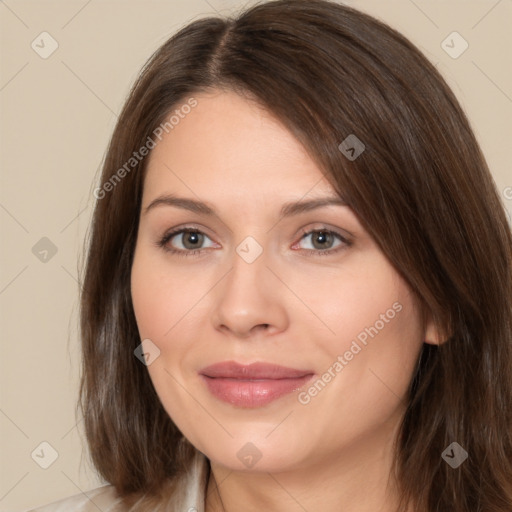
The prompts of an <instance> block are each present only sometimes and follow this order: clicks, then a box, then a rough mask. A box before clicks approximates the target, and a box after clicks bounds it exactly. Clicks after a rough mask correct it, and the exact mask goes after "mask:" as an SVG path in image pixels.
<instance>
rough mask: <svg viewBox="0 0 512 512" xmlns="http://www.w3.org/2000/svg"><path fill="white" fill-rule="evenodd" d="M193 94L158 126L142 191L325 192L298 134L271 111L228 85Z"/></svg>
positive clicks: (147, 193) (243, 194)
mask: <svg viewBox="0 0 512 512" xmlns="http://www.w3.org/2000/svg"><path fill="white" fill-rule="evenodd" d="M193 98H194V99H195V100H196V102H197V104H196V106H195V107H193V108H191V109H190V111H188V109H187V111H188V113H187V114H182V116H180V118H179V121H178V122H177V123H176V124H174V125H173V128H172V129H169V131H168V133H166V132H164V133H163V135H162V138H161V140H160V141H158V142H157V144H156V147H155V148H154V149H153V150H152V151H151V153H150V155H149V162H148V168H147V174H146V179H145V183H144V195H145V196H152V195H155V194H158V193H161V192H163V191H169V192H171V191H172V192H183V193H185V192H188V195H190V193H191V192H192V193H194V194H196V195H198V196H201V197H212V196H214V195H217V196H218V200H219V201H222V199H223V198H226V196H227V195H229V196H230V197H231V198H233V197H234V196H239V198H240V200H241V201H247V199H248V196H251V197H252V198H257V197H262V196H265V197H267V198H271V197H275V198H276V200H277V198H278V197H280V196H282V195H283V194H285V195H286V196H287V197H289V196H290V195H292V196H293V197H302V196H304V195H305V194H307V193H308V192H310V191H313V192H332V187H331V185H330V184H329V182H328V181H327V179H326V178H324V176H323V173H322V172H321V170H320V169H319V168H318V167H317V165H316V164H315V162H314V161H313V160H312V159H311V158H310V157H309V155H308V154H307V152H306V151H305V149H304V148H303V146H302V145H301V144H300V142H299V141H298V140H297V139H296V138H295V137H294V136H293V134H292V133H291V132H290V131H288V129H287V128H286V127H285V126H284V125H283V124H282V123H281V122H280V121H279V120H278V119H277V118H276V117H275V116H273V115H272V113H270V112H269V111H267V110H265V109H263V108H262V107H260V106H259V105H257V104H256V103H255V102H253V101H250V100H248V99H246V98H244V97H242V96H240V95H238V94H236V93H234V92H225V91H212V92H210V93H201V94H195V95H193ZM187 99H188V98H186V99H185V102H186V101H187ZM179 108H180V105H176V106H175V107H174V108H173V112H174V111H175V110H176V109H179ZM174 119H175V120H176V119H178V118H177V117H175V118H174ZM313 189H314V190H313Z"/></svg>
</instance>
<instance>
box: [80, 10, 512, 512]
mask: <svg viewBox="0 0 512 512" xmlns="http://www.w3.org/2000/svg"><path fill="white" fill-rule="evenodd" d="M212 88H216V89H225V90H232V91H235V92H239V93H240V94H244V95H246V96H247V98H249V97H250V98H253V99H256V100H257V101H258V102H259V103H260V104H261V105H263V106H264V107H265V108H266V109H268V110H269V111H270V112H273V113H274V114H275V115H276V116H277V117H278V118H279V119H280V120H281V121H282V122H283V123H284V124H285V126H287V128H288V129H290V130H291V131H292V133H293V134H294V135H295V136H296V137H297V139H298V140H299V141H300V142H301V143H302V144H303V145H304V147H305V148H306V150H307V151H308V153H309V154H310V156H311V158H313V159H314V160H315V161H316V162H317V164H318V165H319V166H320V168H321V169H323V170H325V173H326V178H328V179H329V180H330V182H331V183H332V185H333V187H335V190H336V191H337V192H338V194H339V195H340V196H341V197H343V198H344V199H345V201H346V202H347V203H348V205H349V206H350V207H351V208H352V209H353V211H354V212H355V214H356V215H357V216H358V218H359V219H360V221H361V223H362V224H363V226H364V227H365V229H366V230H367V231H368V232H369V233H370V235H371V236H373V238H374V239H375V240H376V242H377V243H378V244H379V246H380V248H381V250H382V251H383V253H384V254H385V255H386V256H387V257H388V258H389V260H390V261H391V262H392V264H393V265H394V266H395V268H396V269H397V271H398V272H400V274H401V275H402V276H403V277H404V279H405V280H406V281H407V282H408V284H409V286H410V288H411V290H412V292H413V293H414V294H415V295H416V296H417V299H418V301H419V304H421V308H422V311H423V314H424V315H426V314H427V312H429V313H430V314H431V315H432V318H433V319H434V321H435V322H436V323H437V325H438V326H439V328H440V329H441V330H442V331H443V332H444V333H446V338H447V341H446V343H443V344H441V345H440V346H432V345H427V344H424V347H423V349H422V352H421V354H420V357H419V360H418V365H417V371H416V373H415V376H414V378H413V380H412V382H411V385H410V390H409V399H408V407H407V410H406V413H405V416H404V419H403V423H402V425H401V429H400V433H399V437H398V440H397V444H396V447H395V448H396V468H395V469H396V472H394V473H396V478H397V481H398V482H399V485H400V488H401V490H402V493H403V494H402V496H403V505H404V506H405V505H406V504H408V503H412V504H414V506H415V508H414V510H415V511H416V512H433V511H446V510H450V511H452V512H467V511H468V510H475V511H476V510H485V511H489V512H490V511H493V512H509V511H510V510H511V509H512V438H511V436H512V251H511V249H512V235H511V232H510V227H509V225H508V222H507V217H506V214H505V211H504V208H503V205H502V203H501V201H500V198H499V195H498V193H497V191H496V188H495V184H494V182H493V179H492V177H491V174H490V172H489V169H488V167H487V164H486V162H485V160H484V157H483V155H482V152H481V150H480V148H479V145H478V143H477V141H476V139H475V136H474V134H473V132H472V130H471V128H470V125H469V122H468V120H467V118H466V116H465V114H464V112H463V111H462V109H461V107H460V106H459V104H458V102H457V100H456V98H455V96H454V94H453V93H452V91H451V90H450V89H449V87H448V86H447V84H446V83H445V81H444V80H443V78H442V77H441V76H440V74H439V73H438V71H437V70H436V68H435V67H434V66H433V65H432V64H431V63H429V61H428V60H427V59H426V58H425V57H424V56H423V55H422V54H421V52H420V51H419V50H418V49H417V48H416V47H415V46H414V45H413V44H411V43H410V42H409V41H408V40H407V39H406V38H404V37H403V36H402V35H401V34H399V33H398V32H396V31H395V30H393V29H391V28H390V27H388V26H387V25H385V24H384V23H382V22H380V21H378V20H376V19H374V18H372V17H371V16H369V15H366V14H363V13H361V12H359V11H357V10H354V9H352V8H350V7H347V6H345V5H340V4H336V3H334V2H330V1H323V0H307V1H305V0H277V1H271V2H268V3H263V4H259V5H256V6H255V7H253V8H251V9H249V10H247V11H245V12H242V13H240V14H239V15H238V16H236V17H232V18H225V19H224V18H217V17H209V18H205V19H199V20H197V21H194V22H192V23H190V24H188V25H187V26H185V27H184V28H182V29H181V30H180V31H179V32H178V33H177V34H175V35H174V36H173V37H171V38H170V39H169V40H168V41H167V42H166V43H165V44H164V45H163V46H161V48H159V49H158V51H156V52H155V54H154V55H153V56H152V57H151V58H150V60H149V61H148V63H147V64H146V65H145V67H144V68H143V70H142V72H141V74H140V76H139V78H138V79H137V81H136V82H135V84H134V86H133V88H132V90H131V92H130V95H129V97H128V99H127V101H126V103H125V105H124V108H123V111H122V113H121V115H120V117H119V120H118V123H117V126H116V128H115V131H114V133H113V136H112V139H111V142H110V145H109V147H108V151H107V153H106V156H105V160H104V165H103V171H102V177H101V182H102V183H103V184H104V183H106V182H107V181H109V180H111V178H112V177H113V175H114V174H115V173H116V171H117V170H118V169H119V167H120V166H121V165H122V164H123V163H124V162H127V161H128V160H129V159H130V157H131V156H132V153H133V152H134V151H137V150H138V149H139V148H140V147H141V146H143V145H144V144H145V143H146V141H147V138H148V136H150V135H151V134H152V133H153V131H154V130H155V128H156V127H158V125H160V124H161V123H162V122H164V121H165V119H166V117H167V116H168V115H169V112H170V111H171V110H172V109H173V108H175V107H176V106H177V105H179V104H181V103H184V102H185V101H187V99H188V98H190V96H191V95H193V94H197V93H199V92H202V91H208V90H211V89H212ZM350 134H353V135H355V136H356V137H357V138H358V139H360V140H361V141H362V142H363V143H364V145H365V150H364V152H363V153H362V154H361V155H360V156H359V157H358V158H356V159H349V158H347V157H346V156H345V155H344V154H343V153H342V152H341V151H340V149H339V148H338V146H339V145H340V143H341V142H342V141H343V140H344V139H345V138H346V137H347V136H349V135H350ZM146 164H147V159H143V160H142V161H140V163H138V164H137V165H136V166H134V168H133V170H132V171H131V172H128V173H126V176H124V177H123V179H122V181H121V182H119V183H117V184H116V185H115V186H114V187H111V188H112V190H110V191H109V192H108V193H106V194H104V197H102V198H101V199H98V201H97V203H96V206H95V211H94V216H93V221H92V226H91V233H90V241H89V248H88V253H87V261H86V269H85V276H84V280H83V290H82V295H81V339H82V348H83V368H82V370H83V372H82V380H81V387H80V405H81V408H82V412H83V415H84V419H85V429H86V436H87V442H88V444H89V448H90V454H91V458H92V461H93V464H94V465H95V467H96V468H97V470H98V472H99V473H100V475H101V476H102V477H103V478H104V479H105V480H106V481H108V482H110V483H111V484H112V485H114V486H115V487H116V490H117V491H118V492H119V494H120V495H122V496H125V497H126V503H128V502H129V498H130V497H131V498H130V499H132V501H131V502H134V499H135V498H141V500H140V503H139V505H137V507H139V508H136V510H150V509H151V508H150V506H149V505H147V504H146V505H144V503H145V501H144V495H146V496H147V497H148V500H149V499H150V497H151V496H153V499H155V500H156V501H154V502H153V505H151V506H154V503H157V502H158V499H160V498H158V499H157V498H154V497H155V496H158V495H159V493H161V494H162V500H163V499H164V497H163V491H162V490H163V489H164V488H165V486H166V485H170V483H172V482H173V481H174V480H175V479H176V477H177V476H178V475H180V474H183V473H184V472H185V471H186V470H187V468H188V466H189V464H190V461H191V459H192V456H193V454H194V453H195V448H194V447H192V446H191V445H190V444H188V443H187V442H186V441H184V439H183V436H182V434H181V433H180V432H179V430H178V429H177V427H176V426H175V425H174V423H173V422H172V420H171V419H170V418H169V416H168V414H167V413H166V412H165V410H164V409H163V407H162V404H161V403H160V401H159V399H158V397H157V395H156V392H155V390H154V388H153V385H152V383H151V380H150V378H149V375H148V372H147V369H146V368H145V366H144V365H143V364H141V363H140V361H139V360H138V359H137V358H136V357H134V353H133V351H134V349H135V348H136V347H137V346H138V345H139V344H140V342H141V340H140V339H139V335H138V330H137V325H136V322H135V317H134V313H133V307H132V301H131V294H130V270H131V265H132V260H133V254H134V248H135V244H136V234H137V229H138V219H139V214H140V207H141V196H142V188H143V183H144V173H145V169H146ZM425 318H426V317H425ZM454 441H456V442H457V443H458V444H460V445H461V446H462V447H463V448H464V449H465V450H466V451H467V452H468V453H469V457H468V459H467V460H466V461H465V462H464V463H463V464H462V465H460V466H459V467H458V468H457V469H453V468H452V467H450V466H449V465H448V464H447V463H446V462H445V461H444V460H443V459H442V457H441V455H442V452H443V451H444V450H445V449H446V448H447V447H448V446H449V445H450V444H451V443H452V442H454ZM169 489H172V486H171V487H169ZM148 503H149V502H148Z"/></svg>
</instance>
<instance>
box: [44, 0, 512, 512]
mask: <svg viewBox="0 0 512 512" xmlns="http://www.w3.org/2000/svg"><path fill="white" fill-rule="evenodd" d="M95 196H96V198H97V203H96V209H95V213H94V218H93V224H92V232H91V239H90V245H89V252H88V255H87V266H86V272H85V276H84V281H83V283H84V286H83V292H82V299H81V300H82V302H81V330H82V333H81V334H82V344H83V362H84V363H83V376H82V382H81V406H82V410H83V414H84V420H85V427H86V434H87V441H88V444H89V448H90V453H91V456H92V462H93V464H94V465H95V467H96V468H97V470H98V472H99V474H100V475H101V476H102V477H103V478H104V479H105V481H106V482H107V483H108V484H109V485H107V486H104V487H101V488H98V489H95V490H94V491H92V492H91V493H89V497H84V496H83V495H80V496H75V497H72V498H68V499H66V500H63V501H61V502H58V503H54V504H51V505H48V506H47V507H43V508H40V509H36V510H40V511H44V512H50V511H53V512H55V511H57V510H67V511H69V510H74V511H86V510H96V509H97V508H99V509H100V510H103V511H106V510H109V511H110V510H111V511H114V510H123V511H126V510H131V511H154V510H162V511H163V510H172V511H178V510H179V511H186V510H188V511H190V512H192V511H196V510H197V511H206V512H218V511H226V512H230V511H234V510H246V511H253V510H267V511H273V510H276V511H277V510H279V511H282V510H286V511H295V510H297V511H299V510H309V511H313V510H323V511H339V510H344V511H345V512H351V511H370V510H371V511H377V510H379V511H381V512H391V511H392V512H395V511H396V512H398V511H415V512H433V511H446V510H450V511H453V512H467V511H480V510H482V511H484V510H485V511H491V510H492V511H493V512H494V511H495V512H498V511H499V512H505V511H510V510H511V509H512V440H511V427H512V311H511V304H512V300H511V299H512V261H511V248H512V237H511V232H510V228H509V226H508V223H507V219H506V215H505V212H504V209H503V206H502V205H501V202H500V199H499V196H498V193H497V191H496V189H495V186H494V182H493V180H492V177H491V174H490V172H489V170H488V167H487V165H486V163H485V160H484V157H483V155H482V153H481V151H480V149H479V146H478V144H477V141H476V140H475V137H474V135H473V133H472V131H471V128H470V126H469V123H468V120H467V119H466V117H465V115H464V113H463V112H462V110H461V108H460V106H459V104H458V103H457V101H456V99H455V97H454V95H453V93H452V92H451V91H450V90H449V88H448V86H447V85H446V83H445V81H444V80H443V79H442V78H441V76H440V75H439V73H438V72H437V70H436V69H435V68H434V67H433V66H432V65H431V64H430V63H429V62H428V61H427V60H426V58H425V57H424V56H423V55H422V54H421V53H420V52H419V51H418V50H417V49H416V48H415V47H414V46H413V45H412V44H411V43H410V42H409V41H408V40H406V39H405V38H404V37H403V36H401V35H400V34H398V33H397V32H396V31H395V30H393V29H391V28H389V27H388V26H386V25H385V24H383V23H381V22H379V21H377V20H375V19H374V18H372V17H370V16H368V15H366V14H363V13H361V12H358V11H356V10H354V9H352V8H349V7H347V6H343V5H338V4H336V3H333V2H328V1H323V0H310V1H302V0H278V1H275V2H268V3H264V4H261V5H258V6H256V7H254V8H252V9H249V10H247V11H246V12H244V13H242V14H241V15H239V16H238V17H237V18H236V19H232V20H230V19H229V20H224V19H219V18H208V19H201V20H198V21H195V22H193V23H191V24H189V25H188V26H186V27H185V28H183V29H182V30H180V31H179V32H178V33H177V34H176V35H175V36H173V37H172V38H171V39H170V40H169V41H168V42H166V43H165V44H164V45H163V46H162V47H161V48H160V49H159V50H158V51H157V52H156V53H155V55H153V57H152V58H151V59H150V61H149V62H148V63H147V65H146V66H145V67H144V69H143V70H142V72H141V75H140V77H139V79H138V80H137V82H136V83H135V85H134V87H133V89H132V91H131V94H130V96H129V98H128V100H127V102H126V104H125V106H124V109H123V112H122V114H121V116H120V118H119V122H118V124H117V126H116V129H115V132H114V134H113V137H112V140H111V143H110V146H109V150H108V153H107V156H106V159H105V163H104V167H103V174H102V178H101V184H100V186H99V187H98V188H97V189H96V190H95ZM59 507H60V508H59Z"/></svg>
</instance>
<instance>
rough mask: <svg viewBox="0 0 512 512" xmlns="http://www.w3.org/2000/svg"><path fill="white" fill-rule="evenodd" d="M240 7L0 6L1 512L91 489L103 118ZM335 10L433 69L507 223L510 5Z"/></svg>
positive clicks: (365, 1)
mask: <svg viewBox="0 0 512 512" xmlns="http://www.w3.org/2000/svg"><path fill="white" fill-rule="evenodd" d="M245 3H246V2H241V1H235V0H232V1H229V0H186V1H185V0H167V1H156V0H152V1H105V0H89V1H87V0H83V1H79V2H78V1H55V2H42V1H41V2H36V1H32V2H25V1H15V0H7V1H5V2H1V3H0V16H1V51H2V56H1V77H0V102H1V103H0V104H1V109H2V110H1V120H2V122H1V128H2V132H1V149H2V152H1V165H2V188H1V195H0V222H1V224H0V225H1V232H2V241H3V243H2V254H1V274H0V305H1V311H2V313H1V322H2V323H1V334H2V358H1V402H0V433H1V436H0V443H1V455H2V457H1V459H2V469H1V478H0V510H1V511H8V510H10V511H14V510H23V509H26V508H28V507H32V506H35V505H41V504H44V503H48V502H51V501H55V500H57V499H60V498H63V497H66V496H69V495H72V494H77V493H79V492H81V491H87V490H89V489H92V488H94V487H96V486H98V485H100V483H101V482H100V480H99V479H98V478H97V477H96V476H95V474H94V471H93V470H92V468H91V467H90V466H89V465H88V462H87V457H86V450H85V448H84V447H83V443H82V440H81V439H82V438H81V424H82V423H81V421H80V417H79V416H78V417H75V404H76V398H77V385H78V374H79V359H78V353H79V352H78V342H77V334H76V333H77V296H78V282H77V275H78V268H79V265H80V261H81V260H79V255H80V253H81V247H82V243H83V239H84V235H85V232H86V229H87V226H88V222H89V220H90V215H91V211H92V205H93V196H92V189H93V187H94V186H95V180H97V177H98V170H99V165H100V162H101V159H102V157H103V154H104V151H105V149H106V145H107V142H108V139H109V137H110V134H111V131H112V129H113V126H114V122H115V119H116V115H117V113H118V112H120V109H121V106H122V104H123V101H124V99H125V97H126V94H127V92H128V89H129V87H130V85H131V83H132V82H133V80H134V79H135V77H136V75H137V73H138V71H139V69H140V67H141V66H142V65H143V63H144V62H145V60H146V59H147V58H148V57H149V56H150V54H151V53H152V52H153V51H154V50H155V49H156V48H157V47H158V46H159V45H161V44H162V43H163V42H164V41H165V40H166V39H167V38H168V37H169V36H170V35H171V34H172V33H174V32H175V31H176V30H177V29H178V28H179V27H181V26H183V25H184V24H185V23H187V22H189V21H191V20H193V19H196V18H198V17H202V16H205V15H208V14H211V13H215V12H219V13H222V14H227V13H230V12H232V11H233V10H237V9H239V8H240V7H242V6H243V5H244V4H245ZM248 3H254V2H248ZM348 3H349V4H351V5H354V6H356V7H358V8H360V9H361V10H363V11H366V12H368V13H370V14H373V15H375V16H376V17H378V18H380V19H382V20H384V21H386V22H388V23H389V24H390V25H391V26H393V27H395V28H397V29H398V30H399V31H401V32H402V33H403V34H404V35H406V36H407V37H409V38H410V39H411V40H412V41H413V42H414V43H415V44H417V45H418V46H419V47H420V48H421V49H422V50H423V52H424V53H425V54H426V55H427V57H428V58H429V59H430V60H431V61H432V62H433V63H435V64H436V65H437V67H438V68H439V69H440V71H441V72H442V74H443V75H444V76H445V77H446V79H447V80H448V82H449V84H450V85H451V86H452V87H453V89H454V91H455V93H456V95H457V96H458V98H459V100H460V101H461V103H462V106H463V108H464V109H465V111H466V112H467V114H468V116H469V118H470V120H471V122H472V124H473V127H474V130H475V132H476V135H477V138H478V139H479V141H480V143H481V145H482V148H483V150H484V153H485V155H486V157H487V159H488V162H489V165H490V167H491V169H492V172H493V176H494V178H495V181H496V184H497V187H498V188H499V190H500V191H501V194H502V199H503V204H504V205H505V206H506V208H507V210H508V211H512V188H508V187H512V172H511V169H510V163H509V162H510V158H509V150H510V143H511V142H512V137H511V135H512V129H511V125H512V123H511V121H512V74H511V66H510V54H511V50H512V36H511V30H510V26H511V24H512V23H511V22H512V1H511V0H472V1H471V0H466V1H451V0H444V1H443V0H435V1H426V0H423V1H421V0H414V1H413V0H394V1H393V0H391V1H370V0H353V1H350V2H348ZM43 31H46V32H48V33H49V34H51V36H52V37H53V38H54V39H55V40H56V41H57V42H58V45H59V46H58V49H57V50H56V51H55V52H54V53H53V54H52V55H51V56H50V57H48V58H47V59H43V58H41V57H40V56H39V54H38V53H36V51H34V50H33V49H32V47H31V43H32V41H34V40H36V43H37V42H38V41H39V44H40V46H41V43H40V38H38V36H39V34H41V32H43ZM453 31H457V32H459V34H461V36H462V37H463V38H464V39H465V40H466V41H467V42H468V44H469V47H468V49H467V50H466V51H465V52H464V53H463V54H462V55H460V56H459V57H458V58H456V59H454V58H452V57H451V56H449V55H448V54H447V53H446V52H445V51H444V50H443V48H442V47H441V43H442V41H443V40H444V39H445V38H446V37H447V36H448V35H449V34H451V33H452V32H453ZM45 37H46V36H45ZM48 41H49V40H46V43H45V48H46V49H48V48H49V42H48ZM454 44H455V49H457V48H460V46H459V47H457V45H458V44H460V43H458V42H456V43H454ZM43 237H47V238H48V239H50V240H51V242H52V243H53V244H54V245H55V247H56V249H57V252H56V253H55V254H54V255H52V253H51V252H49V253H48V255H47V256H46V258H47V261H46V262H43V261H41V260H40V259H39V257H36V255H35V254H34V253H33V252H32V248H33V247H34V245H36V243H38V241H39V240H40V239H41V238H43ZM39 243H40V244H44V243H48V242H39ZM37 247H39V246H36V248H37ZM40 250H41V249H40ZM34 252H36V253H37V251H36V250H34ZM40 257H43V254H42V253H41V254H40ZM77 420H78V421H77ZM44 441H45V442H47V443H49V444H50V445H51V446H52V447H53V449H54V450H56V452H58V458H57V459H56V460H55V462H54V463H53V464H52V465H51V466H50V467H48V469H43V468H41V467H40V466H39V465H38V464H37V463H36V462H35V461H34V460H33V459H32V457H31V454H32V453H33V452H34V450H35V455H34V458H35V459H37V456H36V454H37V453H39V454H41V453H42V452H41V449H43V453H45V457H47V456H48V454H49V453H50V450H49V449H48V448H45V447H44V446H43V447H42V448H41V447H40V443H42V442H44ZM38 460H42V458H41V457H39V459H38ZM46 460H49V459H46Z"/></svg>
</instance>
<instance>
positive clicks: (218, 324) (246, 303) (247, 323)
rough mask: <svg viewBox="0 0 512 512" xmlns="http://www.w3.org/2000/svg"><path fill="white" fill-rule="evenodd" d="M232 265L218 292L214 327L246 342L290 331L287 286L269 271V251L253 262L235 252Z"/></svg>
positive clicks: (213, 319) (217, 288) (213, 315)
mask: <svg viewBox="0 0 512 512" xmlns="http://www.w3.org/2000/svg"><path fill="white" fill-rule="evenodd" d="M232 263H233V264H232V267H231V269H230V271H229V272H228V273H227V275H226V276H225V277H224V278H223V279H222V280H221V282H220V283H219V284H218V285H217V286H216V287H215V289H214V292H215V294H214V309H213V314H212V322H213V325H214V328H215V329H216V330H220V331H223V332H224V334H229V333H230V334H231V335H232V336H235V337H237V338H242V339H246V338H251V337H254V336H255V335H259V334H262V335H267V336H268V335H272V334H275V333H277V332H281V331H283V330H286V328H287V326H288V314H287V310H286V307H285V300H286V296H285V287H284V286H283V284H282V283H281V282H280V281H279V279H278V278H276V276H275V269H274V268H273V269H272V270H273V271H271V270H270V269H269V268H268V266H267V265H268V261H267V258H266V254H265V251H264V252H263V253H262V254H261V255H260V256H259V257H258V258H257V259H256V260H255V261H253V262H252V263H248V262H247V261H245V260H244V259H243V258H242V257H240V256H239V254H238V253H236V252H235V251H234V255H233V258H232Z"/></svg>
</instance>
